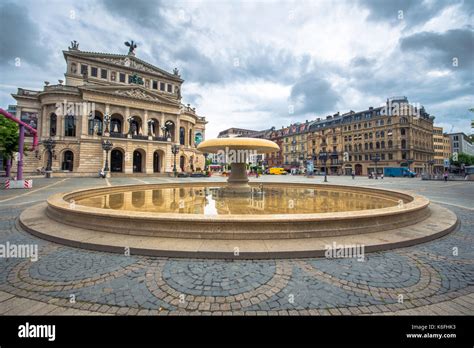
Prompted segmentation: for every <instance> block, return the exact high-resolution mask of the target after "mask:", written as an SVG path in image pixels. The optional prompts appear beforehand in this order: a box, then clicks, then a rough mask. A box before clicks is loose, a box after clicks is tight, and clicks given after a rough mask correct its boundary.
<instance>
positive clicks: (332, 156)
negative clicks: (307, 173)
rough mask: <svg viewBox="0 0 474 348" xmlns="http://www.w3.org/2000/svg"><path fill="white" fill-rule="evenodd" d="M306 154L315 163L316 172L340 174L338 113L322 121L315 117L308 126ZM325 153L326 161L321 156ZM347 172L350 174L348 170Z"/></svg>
mask: <svg viewBox="0 0 474 348" xmlns="http://www.w3.org/2000/svg"><path fill="white" fill-rule="evenodd" d="M308 150H309V151H308V155H309V158H311V159H312V160H313V161H314V163H315V164H316V165H315V170H316V171H317V172H320V173H323V172H325V171H326V168H327V171H328V174H342V173H343V167H342V163H343V162H342V160H343V158H342V153H343V141H342V127H341V121H340V118H339V114H335V115H333V116H327V117H326V119H325V120H324V121H321V118H318V119H316V121H315V122H313V123H312V125H311V126H310V128H309V135H308ZM322 153H325V154H326V162H325V161H324V160H323V157H322V156H321V154H322ZM347 174H350V172H348V173H347Z"/></svg>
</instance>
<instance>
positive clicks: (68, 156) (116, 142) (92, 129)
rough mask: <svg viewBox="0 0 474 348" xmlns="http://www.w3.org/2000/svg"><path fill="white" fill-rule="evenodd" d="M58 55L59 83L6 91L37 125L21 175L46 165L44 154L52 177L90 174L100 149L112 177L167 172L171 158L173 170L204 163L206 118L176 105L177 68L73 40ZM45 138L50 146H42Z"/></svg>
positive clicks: (99, 158)
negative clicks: (63, 67) (86, 47)
mask: <svg viewBox="0 0 474 348" xmlns="http://www.w3.org/2000/svg"><path fill="white" fill-rule="evenodd" d="M63 54H64V58H65V60H66V63H67V71H66V74H65V81H62V80H59V84H56V85H51V84H49V83H48V82H45V86H44V88H43V90H42V91H33V90H27V89H23V88H19V89H18V91H17V93H15V94H13V97H14V98H15V99H16V101H17V105H16V116H17V117H19V118H21V119H22V120H23V121H25V122H28V123H29V124H31V125H33V126H35V127H36V128H37V130H38V134H39V137H40V142H41V143H40V146H39V148H38V150H37V151H36V152H31V153H28V155H27V156H25V158H24V162H25V163H24V171H25V173H26V174H32V173H37V170H38V169H40V168H47V164H48V157H49V154H50V153H52V156H51V158H52V171H53V175H54V176H97V175H98V172H99V171H100V170H101V169H102V168H104V166H105V160H106V153H108V156H109V157H108V164H109V168H110V173H111V175H112V176H114V175H127V174H129V175H137V173H143V174H152V175H153V174H155V173H156V174H157V175H158V173H171V172H173V169H174V164H175V163H176V170H177V171H178V172H183V171H185V172H193V171H198V170H201V169H204V163H205V162H204V155H203V154H202V153H200V152H199V151H197V149H196V146H197V145H198V143H199V142H200V141H202V140H203V139H204V138H205V126H206V119H205V118H204V117H201V116H198V115H197V113H196V110H195V108H191V107H190V105H189V104H188V105H184V104H182V103H181V86H182V83H183V82H184V81H183V80H182V79H181V77H180V75H179V72H178V70H177V69H175V70H174V71H173V73H168V72H166V71H164V70H162V69H160V68H158V67H155V66H153V65H151V64H148V63H146V62H144V61H142V60H140V59H138V58H136V57H135V53H134V52H133V48H131V49H130V51H129V53H128V54H127V55H120V54H108V53H96V52H84V51H81V50H79V44H78V43H76V42H72V43H71V47H69V49H68V50H67V51H63ZM49 138H51V139H52V140H53V143H54V149H53V151H49V150H48V149H47V148H46V147H45V146H44V144H45V142H44V141H45V140H47V139H49ZM106 140H109V141H110V142H111V143H112V146H111V148H110V150H109V151H108V152H106V151H104V150H103V146H102V144H103V142H104V141H106ZM173 145H177V146H174V147H175V152H176V154H174V153H173V150H172V149H173ZM175 159H176V162H175Z"/></svg>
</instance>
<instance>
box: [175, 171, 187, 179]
mask: <svg viewBox="0 0 474 348" xmlns="http://www.w3.org/2000/svg"><path fill="white" fill-rule="evenodd" d="M178 178H189V174H188V173H186V172H181V173H178Z"/></svg>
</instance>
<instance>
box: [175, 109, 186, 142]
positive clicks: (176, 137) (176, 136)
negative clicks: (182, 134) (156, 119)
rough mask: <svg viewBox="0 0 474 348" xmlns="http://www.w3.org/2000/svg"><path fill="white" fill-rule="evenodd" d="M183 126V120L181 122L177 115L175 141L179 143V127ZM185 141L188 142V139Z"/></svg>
mask: <svg viewBox="0 0 474 348" xmlns="http://www.w3.org/2000/svg"><path fill="white" fill-rule="evenodd" d="M180 128H181V122H180V119H179V115H177V117H176V124H175V130H174V141H175V143H177V144H180V142H179V129H180ZM185 143H186V139H185Z"/></svg>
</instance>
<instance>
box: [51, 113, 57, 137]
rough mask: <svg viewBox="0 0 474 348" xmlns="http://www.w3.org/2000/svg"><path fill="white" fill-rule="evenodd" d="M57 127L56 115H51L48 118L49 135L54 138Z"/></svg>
mask: <svg viewBox="0 0 474 348" xmlns="http://www.w3.org/2000/svg"><path fill="white" fill-rule="evenodd" d="M57 125H58V116H56V114H51V116H49V135H50V136H51V137H54V136H55V135H56V131H57Z"/></svg>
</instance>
